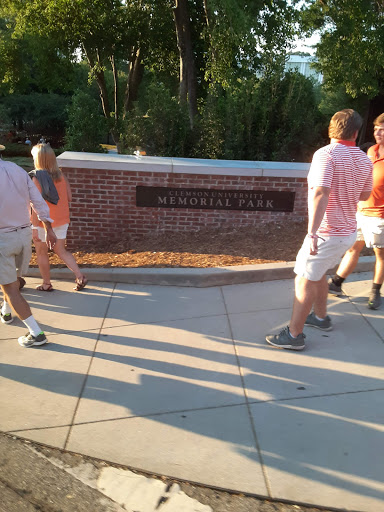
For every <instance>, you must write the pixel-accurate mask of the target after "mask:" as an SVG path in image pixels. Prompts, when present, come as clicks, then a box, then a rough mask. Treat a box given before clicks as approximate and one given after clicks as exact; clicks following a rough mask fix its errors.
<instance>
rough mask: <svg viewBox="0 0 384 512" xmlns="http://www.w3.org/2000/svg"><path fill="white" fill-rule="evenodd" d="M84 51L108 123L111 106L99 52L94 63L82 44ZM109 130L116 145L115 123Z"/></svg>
mask: <svg viewBox="0 0 384 512" xmlns="http://www.w3.org/2000/svg"><path fill="white" fill-rule="evenodd" d="M84 52H85V55H86V57H87V60H88V63H89V66H90V68H91V69H93V70H94V74H95V78H96V83H97V85H98V87H99V91H100V100H101V106H102V108H103V113H104V117H105V118H106V119H107V121H108V124H109V123H110V121H111V108H110V105H109V99H108V89H107V84H106V82H105V75H104V71H103V69H102V63H101V58H100V54H99V52H97V57H96V58H97V63H96V62H95V59H94V58H93V56H92V54H91V52H90V51H89V50H88V49H87V48H86V47H85V46H84ZM109 131H110V133H111V135H112V139H113V141H114V143H115V144H116V145H118V144H119V138H120V136H119V133H118V132H117V130H116V125H115V123H114V125H113V126H112V127H110V128H109Z"/></svg>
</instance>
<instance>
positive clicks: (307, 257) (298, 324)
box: [266, 233, 356, 350]
mask: <svg viewBox="0 0 384 512" xmlns="http://www.w3.org/2000/svg"><path fill="white" fill-rule="evenodd" d="M355 239H356V233H352V234H351V235H349V236H346V237H327V238H326V239H321V242H320V241H319V243H318V252H317V254H311V253H310V239H309V238H308V237H306V239H305V240H304V242H303V245H302V247H301V249H300V251H299V253H298V255H297V258H296V264H295V268H294V272H295V273H296V275H297V277H296V279H295V300H294V304H293V309H292V317H291V321H290V324H289V326H288V327H287V328H286V329H283V330H282V331H281V332H280V334H279V335H268V336H267V337H266V340H267V342H268V343H269V344H271V345H273V346H275V347H280V348H288V349H291V350H303V348H304V347H305V343H304V338H305V335H304V334H303V332H302V331H303V328H304V325H305V324H307V325H311V326H313V327H319V328H321V329H323V330H331V324H330V322H331V321H330V318H329V317H327V315H326V298H327V293H326V290H327V288H326V286H327V283H326V279H325V274H326V272H327V270H328V269H329V268H330V267H332V266H333V265H335V264H336V263H337V262H338V261H340V258H341V256H342V255H343V254H344V253H345V251H346V250H348V248H349V247H351V245H353V243H354V242H355ZM315 301H316V302H317V306H316V310H317V312H318V313H319V314H322V315H323V314H325V317H324V321H325V320H326V324H327V325H325V324H322V323H321V324H320V326H318V325H314V324H313V323H311V324H308V323H307V322H308V316H309V313H310V311H311V308H312V306H313V305H314V304H315ZM322 321H323V320H321V319H320V322H322ZM325 327H326V329H325ZM292 340H295V341H292Z"/></svg>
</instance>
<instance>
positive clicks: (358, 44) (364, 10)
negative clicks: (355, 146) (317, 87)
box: [303, 0, 384, 98]
mask: <svg viewBox="0 0 384 512" xmlns="http://www.w3.org/2000/svg"><path fill="white" fill-rule="evenodd" d="M307 3H308V7H307V9H306V10H305V11H304V13H303V20H304V24H305V26H306V27H307V28H308V29H309V30H315V29H317V30H320V31H321V40H320V43H319V44H318V45H317V58H318V60H319V68H320V70H321V71H322V73H323V74H324V78H325V85H326V87H327V88H328V89H337V88H338V87H339V86H343V87H344V88H345V91H346V93H347V94H348V95H350V96H351V97H353V98H357V97H361V96H365V97H366V98H373V97H375V96H377V95H378V94H382V93H383V92H384V90H383V88H384V4H383V2H382V1H380V0H329V1H327V2H324V1H323V0H312V1H309V2H307Z"/></svg>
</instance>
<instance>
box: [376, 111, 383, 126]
mask: <svg viewBox="0 0 384 512" xmlns="http://www.w3.org/2000/svg"><path fill="white" fill-rule="evenodd" d="M383 123H384V114H380V115H379V116H377V117H376V119H375V120H374V121H373V126H378V125H379V124H383Z"/></svg>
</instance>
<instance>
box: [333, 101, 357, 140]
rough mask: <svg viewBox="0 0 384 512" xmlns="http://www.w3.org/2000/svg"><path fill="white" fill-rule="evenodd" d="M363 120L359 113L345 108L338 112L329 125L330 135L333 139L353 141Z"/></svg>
mask: <svg viewBox="0 0 384 512" xmlns="http://www.w3.org/2000/svg"><path fill="white" fill-rule="evenodd" d="M362 124H363V120H362V118H361V116H360V114H359V113H358V112H356V111H355V110H352V109H351V108H345V109H344V110H340V112H336V114H334V115H333V116H332V119H331V121H330V123H329V128H328V135H329V137H330V138H331V139H345V140H348V139H351V138H352V137H353V136H354V134H355V133H356V132H358V131H359V130H360V128H361V126H362Z"/></svg>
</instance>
